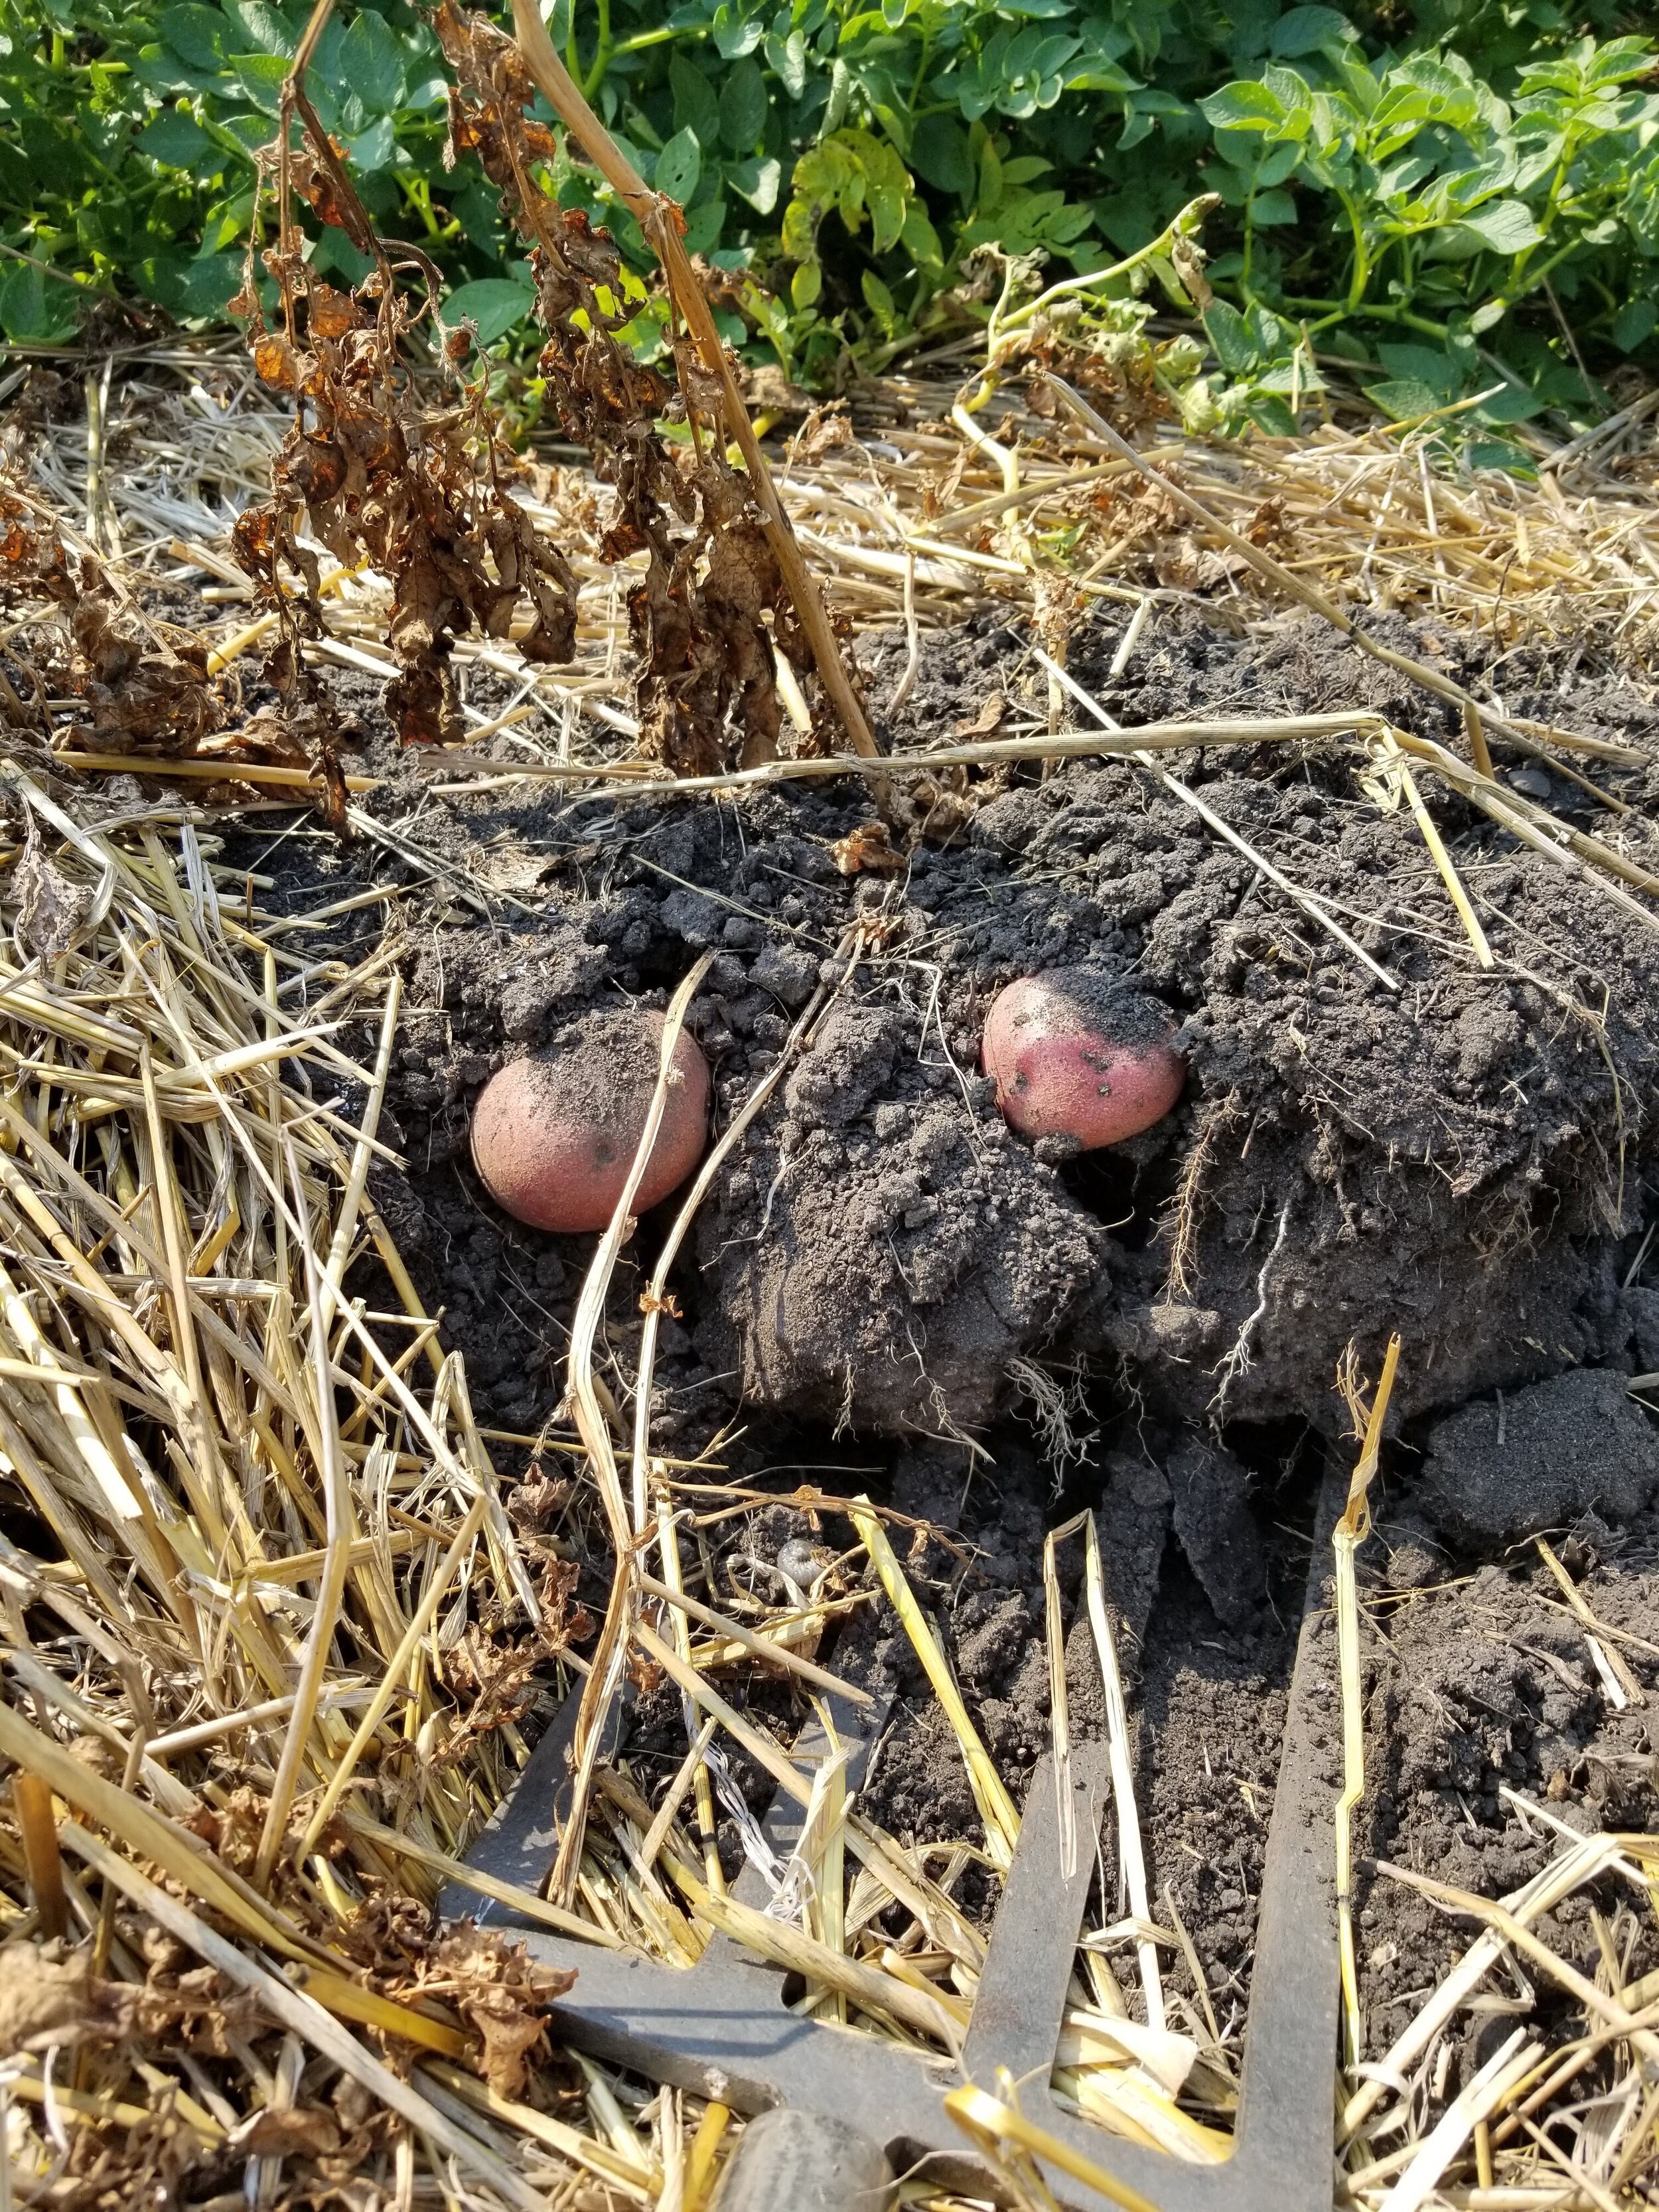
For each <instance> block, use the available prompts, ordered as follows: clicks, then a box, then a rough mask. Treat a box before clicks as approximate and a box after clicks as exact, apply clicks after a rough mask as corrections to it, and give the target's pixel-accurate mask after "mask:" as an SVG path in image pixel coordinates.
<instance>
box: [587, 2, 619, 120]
mask: <svg viewBox="0 0 1659 2212" xmlns="http://www.w3.org/2000/svg"><path fill="white" fill-rule="evenodd" d="M613 51H614V49H613V47H612V46H611V0H599V45H598V46H596V47H595V48H594V50H593V66H592V68H591V69H590V70H588V72H587V75H586V76H585V77H584V78H583V79H582V80H581V88H582V97H583V99H584V100H592V99H593V98H594V97H595V96H596V95H597V94H598V92H599V87H600V86H601V85H602V84H603V83H604V82H605V71H606V70H608V69H609V68H610V66H611V54H612V52H613Z"/></svg>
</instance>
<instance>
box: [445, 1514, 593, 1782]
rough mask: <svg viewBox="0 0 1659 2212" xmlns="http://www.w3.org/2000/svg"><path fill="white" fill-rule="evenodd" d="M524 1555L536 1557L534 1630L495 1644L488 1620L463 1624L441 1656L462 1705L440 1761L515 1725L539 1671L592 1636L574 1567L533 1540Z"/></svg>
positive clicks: (534, 1691)
mask: <svg viewBox="0 0 1659 2212" xmlns="http://www.w3.org/2000/svg"><path fill="white" fill-rule="evenodd" d="M524 1550H525V1553H526V1557H528V1558H530V1559H538V1558H539V1559H540V1564H541V1569H542V1586H541V1602H540V1604H539V1605H538V1607H537V1618H536V1625H535V1626H534V1627H533V1628H532V1630H531V1631H530V1632H529V1633H528V1635H526V1636H523V1637H520V1638H518V1639H517V1640H515V1641H510V1642H498V1641H497V1640H496V1638H495V1637H494V1636H492V1635H491V1634H490V1632H489V1628H490V1624H489V1622H488V1621H477V1620H473V1621H469V1622H468V1623H467V1625H466V1627H465V1630H464V1631H463V1632H462V1633H461V1636H460V1638H459V1642H458V1643H457V1644H456V1645H455V1647H454V1649H453V1650H451V1651H448V1652H447V1653H446V1654H445V1656H444V1670H445V1673H446V1674H447V1678H448V1680H449V1685H450V1687H451V1688H452V1689H453V1691H455V1692H457V1693H458V1695H459V1698H460V1699H462V1701H463V1718H462V1721H461V1724H460V1726H459V1729H457V1730H456V1732H455V1734H454V1735H453V1736H452V1737H451V1738H450V1740H449V1741H448V1743H447V1745H446V1746H445V1747H444V1750H443V1752H442V1753H441V1758H442V1759H445V1760H446V1761H448V1760H453V1759H459V1757H461V1755H462V1754H463V1753H465V1750H466V1748H467V1747H468V1745H469V1744H470V1743H471V1742H472V1741H474V1740H475V1739H476V1738H477V1737H478V1736H481V1735H489V1733H490V1732H491V1730H492V1729H498V1728H502V1727H504V1726H505V1725H506V1724H507V1722H509V1721H514V1722H516V1721H519V1720H521V1719H522V1718H523V1717H525V1715H526V1713H527V1712H528V1711H530V1709H531V1707H532V1705H534V1704H535V1702H536V1700H537V1699H538V1697H539V1696H540V1694H541V1692H542V1687H543V1683H542V1680H541V1677H540V1671H539V1670H541V1669H542V1668H545V1667H546V1666H547V1665H548V1664H549V1663H550V1662H551V1661H553V1660H554V1659H556V1658H557V1657H558V1656H559V1654H560V1653H561V1652H562V1651H563V1650H567V1649H568V1646H569V1645H570V1644H583V1643H586V1641H587V1639H588V1638H589V1637H591V1636H592V1633H593V1619H592V1614H591V1613H588V1611H587V1610H586V1607H584V1606H581V1605H579V1604H578V1603H577V1602H576V1599H575V1590H576V1583H577V1581H578V1578H579V1576H580V1569H579V1568H578V1567H577V1565H575V1562H574V1560H570V1559H556V1558H554V1557H552V1556H550V1555H549V1554H548V1553H546V1551H545V1547H544V1546H542V1545H540V1544H538V1543H537V1542H536V1541H535V1540H534V1539H533V1538H529V1539H526V1541H525V1544H524Z"/></svg>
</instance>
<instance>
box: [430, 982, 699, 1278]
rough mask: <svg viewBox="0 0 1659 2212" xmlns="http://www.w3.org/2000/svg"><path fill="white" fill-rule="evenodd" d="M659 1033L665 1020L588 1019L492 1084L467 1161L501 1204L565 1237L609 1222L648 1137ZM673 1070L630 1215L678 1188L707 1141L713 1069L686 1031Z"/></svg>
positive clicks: (477, 1112) (623, 1015)
mask: <svg viewBox="0 0 1659 2212" xmlns="http://www.w3.org/2000/svg"><path fill="white" fill-rule="evenodd" d="M662 1027H663V1018H662V1016H661V1015H660V1014H653V1013H649V1012H640V1013H635V1012H631V1011H628V1010H623V1011H622V1012H616V1013H601V1014H590V1015H588V1016H587V1017H586V1019H585V1020H584V1021H583V1022H581V1023H580V1024H578V1025H577V1028H576V1030H575V1032H574V1035H572V1036H570V1037H569V1038H568V1040H567V1041H563V1042H562V1045H561V1048H560V1049H559V1050H558V1051H557V1052H556V1053H554V1054H549V1055H545V1056H538V1057H537V1058H535V1059H532V1060H513V1061H511V1062H510V1063H509V1064H508V1065H507V1066H506V1067H504V1068H502V1069H501V1073H499V1074H498V1075H495V1076H494V1077H492V1078H491V1079H490V1081H489V1083H487V1084H486V1085H485V1086H484V1091H483V1097H481V1098H480V1099H479V1101H478V1103H477V1107H476V1109H474V1111H473V1115H472V1158H473V1163H474V1164H475V1165H476V1167H477V1170H478V1173H479V1175H480V1176H482V1177H483V1184H484V1188H485V1189H486V1190H488V1192H489V1194H490V1196H491V1197H492V1198H493V1199H494V1200H495V1203H496V1204H497V1206H501V1207H502V1208H503V1209H504V1211H505V1212H508V1213H510V1214H512V1215H513V1218H514V1219H515V1220H518V1221H524V1222H527V1223H528V1224H529V1225H530V1226H531V1227H532V1229H552V1230H556V1231H560V1232H561V1233H562V1235H565V1236H574V1235H575V1234H576V1233H578V1232H579V1231H584V1230H592V1229H604V1228H605V1227H607V1226H608V1225H609V1223H610V1220H611V1215H612V1214H613V1213H614V1212H616V1209H617V1200H618V1199H619V1198H620V1197H621V1196H622V1194H623V1185H624V1184H625V1183H626V1182H627V1181H628V1170H629V1168H630V1167H631V1166H632V1165H633V1164H634V1155H635V1152H637V1150H638V1149H639V1142H640V1139H641V1136H642V1135H643V1134H644V1131H645V1123H646V1116H647V1113H648V1112H649V1110H650V1106H651V1094H652V1091H653V1089H654V1088H655V1085H656V1080H657V1064H658V1060H659V1057H660V1054H661V1051H662ZM674 1066H675V1068H676V1069H677V1070H678V1073H679V1075H680V1077H681V1080H680V1081H679V1082H678V1083H676V1084H672V1085H670V1088H669V1092H668V1101H667V1105H666V1108H665V1111H664V1114H663V1119H662V1126H661V1127H660V1128H659V1130H658V1132H657V1140H656V1142H655V1144H654V1145H653V1146H652V1148H651V1158H650V1159H649V1161H648V1162H647V1164H646V1170H645V1175H644V1178H643V1180H642V1181H641V1184H640V1188H639V1189H638V1191H637V1193H636V1194H635V1199H634V1211H635V1213H643V1212H645V1211H646V1210H647V1207H650V1206H656V1205H658V1204H659V1202H660V1201H661V1200H663V1199H665V1198H666V1197H667V1195H668V1194H669V1192H670V1191H671V1190H675V1189H678V1187H679V1185H680V1184H681V1183H683V1182H684V1181H685V1178H686V1177H687V1176H689V1175H690V1173H691V1170H693V1169H694V1168H695V1167H696V1164H697V1163H698V1161H699V1160H700V1159H701V1158H702V1153H703V1146H704V1145H705V1143H706V1142H707V1140H708V1089H709V1085H708V1061H707V1060H705V1059H704V1058H703V1056H702V1053H701V1052H699V1050H698V1049H697V1047H696V1042H694V1041H693V1039H692V1038H690V1036H687V1035H686V1033H685V1031H684V1030H681V1031H680V1034H679V1036H678V1039H677V1041H676V1042H675V1046H674Z"/></svg>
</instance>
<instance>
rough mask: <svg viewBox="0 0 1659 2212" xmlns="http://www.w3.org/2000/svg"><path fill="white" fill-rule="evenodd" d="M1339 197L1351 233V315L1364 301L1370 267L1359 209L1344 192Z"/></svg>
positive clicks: (1349, 282) (1349, 311)
mask: <svg viewBox="0 0 1659 2212" xmlns="http://www.w3.org/2000/svg"><path fill="white" fill-rule="evenodd" d="M1340 198H1341V201H1342V204H1343V206H1344V207H1345V208H1346V210H1347V215H1348V228H1350V229H1351V230H1352V233H1353V274H1352V276H1351V277H1350V278H1349V279H1348V313H1350V314H1351V315H1352V314H1355V313H1358V308H1359V306H1360V303H1361V301H1363V300H1364V296H1365V287H1366V285H1367V284H1369V283H1370V280H1371V266H1370V261H1369V260H1368V259H1367V258H1366V256H1365V228H1364V223H1363V222H1361V221H1360V218H1359V209H1358V205H1357V204H1356V203H1355V202H1354V201H1353V200H1352V199H1351V198H1350V197H1349V196H1348V194H1347V193H1346V192H1343V193H1342V194H1341V195H1340Z"/></svg>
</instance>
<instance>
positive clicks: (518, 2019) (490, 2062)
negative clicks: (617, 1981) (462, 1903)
mask: <svg viewBox="0 0 1659 2212" xmlns="http://www.w3.org/2000/svg"><path fill="white" fill-rule="evenodd" d="M575 1983H576V1977H575V1974H574V1972H572V1971H570V1970H569V1969H568V1968H567V1967H562V1966H543V1965H541V1964H540V1962H539V1961H538V1960H535V1959H532V1957H531V1956H530V1954H529V1953H528V1952H527V1951H526V1949H525V1948H524V1946H523V1945H522V1944H521V1943H507V1942H504V1941H503V1940H502V1938H501V1936H496V1935H492V1934H491V1933H489V1931H488V1930H487V1929H481V1928H477V1927H475V1926H474V1925H473V1923H471V1921H470V1920H464V1921H462V1922H461V1923H459V1926H458V1927H455V1928H453V1929H450V1930H449V1931H448V1933H447V1934H446V1935H444V1936H441V1937H440V1938H439V1940H438V1942H436V1943H435V1945H434V1947H433V1950H432V1954H431V1958H430V1960H429V1961H428V1963H427V1966H426V1967H425V1970H424V1972H423V1973H422V1977H421V1978H420V1980H419V1982H418V1983H417V1984H416V1987H415V1989H413V1990H410V1991H408V1992H406V1994H407V1995H410V1996H426V1997H441V1998H442V1999H443V2000H444V2001H445V2002H447V2003H448V2004H451V2005H453V2007H454V2008H455V2010H456V2011H457V2012H458V2013H459V2015H460V2016H461V2018H462V2019H463V2020H464V2021H465V2022H466V2024H467V2026H468V2027H470V2028H471V2029H472V2031H473V2032H474V2033H475V2034H476V2035H477V2038H478V2039H479V2041H480V2043H481V2044H482V2045H483V2058H482V2071H483V2077H484V2079H485V2081H488V2082H489V2086H490V2087H491V2088H492V2089H493V2090H495V2093H496V2094H497V2095H498V2096H501V2097H517V2096H518V2095H519V2094H520V2092H521V2091H522V2089H523V2088H524V2086H525V2083H526V2081H527V2080H528V2078H529V2071H530V2066H531V2064H532V2062H533V2061H536V2060H539V2059H544V2058H546V2057H548V2056H549V2055H550V2052H549V2047H548V2041H547V2017H546V2015H547V2008H548V2007H549V2006H550V2005H551V2004H554V2003H556V2002H557V2000H558V1999H559V1998H560V1997H562V1996H564V1995H565V1994H566V1993H567V1991H568V1990H572V1989H574V1986H575Z"/></svg>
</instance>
